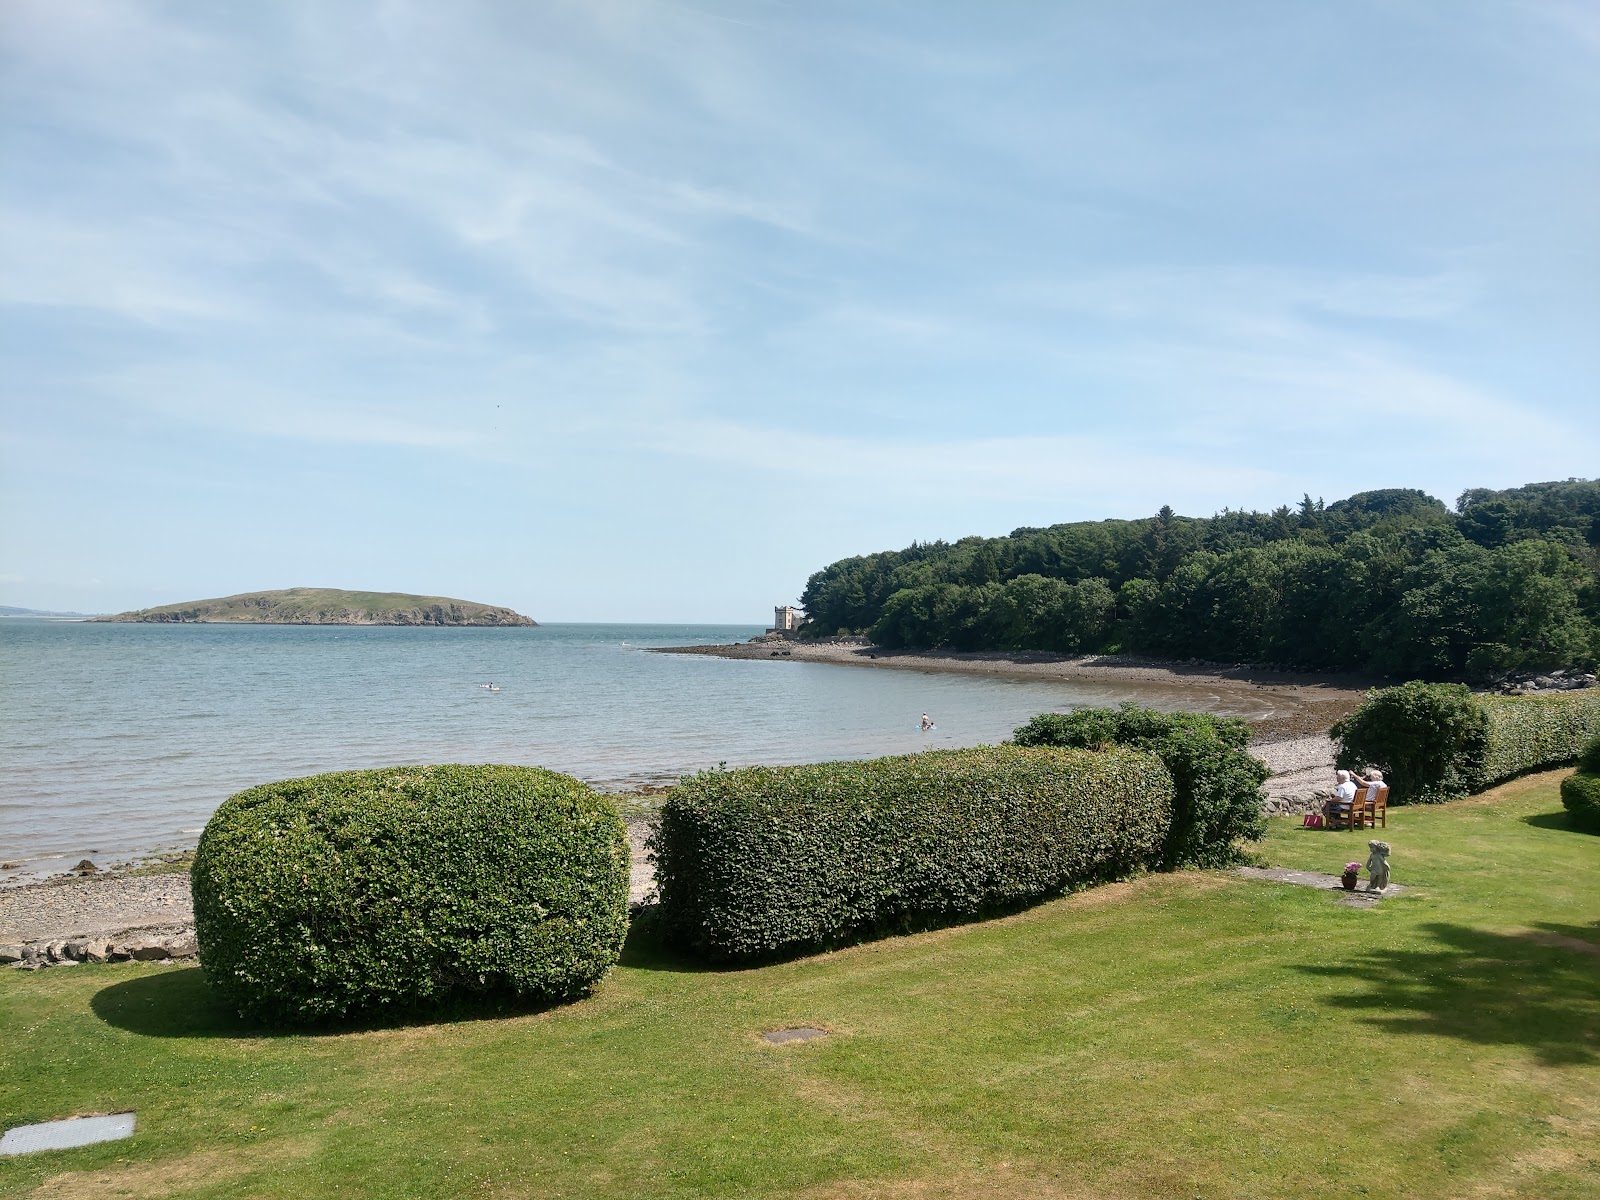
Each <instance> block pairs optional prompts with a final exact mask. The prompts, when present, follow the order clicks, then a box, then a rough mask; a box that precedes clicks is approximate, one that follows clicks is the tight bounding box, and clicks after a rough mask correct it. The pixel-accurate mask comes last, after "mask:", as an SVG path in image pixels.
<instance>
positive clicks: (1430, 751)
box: [1330, 682, 1600, 804]
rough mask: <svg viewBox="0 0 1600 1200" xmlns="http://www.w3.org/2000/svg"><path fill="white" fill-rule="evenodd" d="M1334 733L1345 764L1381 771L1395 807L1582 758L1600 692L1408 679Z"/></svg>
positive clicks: (1599, 725) (1597, 727)
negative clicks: (1487, 690) (1496, 691)
mask: <svg viewBox="0 0 1600 1200" xmlns="http://www.w3.org/2000/svg"><path fill="white" fill-rule="evenodd" d="M1330 732H1331V734H1332V736H1333V737H1334V738H1336V739H1337V740H1338V741H1339V742H1340V748H1339V755H1338V762H1339V765H1340V766H1341V767H1355V768H1358V769H1359V768H1360V767H1362V766H1365V765H1367V764H1373V765H1376V766H1378V767H1381V768H1382V769H1383V772H1384V775H1385V777H1386V778H1387V779H1388V781H1389V785H1390V801H1389V802H1390V803H1391V804H1405V803H1425V804H1426V803H1435V802H1438V801H1440V800H1449V799H1452V798H1454V797H1456V796H1465V795H1469V794H1471V793H1473V792H1481V791H1483V790H1484V789H1486V788H1490V787H1493V786H1494V785H1495V784H1497V783H1503V782H1504V781H1505V780H1507V779H1514V778H1516V777H1517V776H1518V775H1525V774H1527V773H1528V772H1530V771H1543V770H1548V769H1550V768H1552V767H1559V766H1563V765H1565V764H1566V763H1570V762H1573V761H1574V760H1576V759H1577V757H1578V756H1579V754H1581V753H1582V752H1583V747H1584V745H1585V743H1587V742H1588V741H1589V739H1590V738H1593V737H1595V736H1596V735H1597V734H1600V689H1593V688H1590V689H1585V690H1584V691H1578V692H1558V693H1554V694H1551V695H1543V696H1485V695H1475V694H1473V693H1472V692H1470V691H1468V690H1467V688H1466V687H1464V686H1463V685H1461V684H1450V683H1418V682H1413V683H1406V684H1402V685H1400V686H1399V687H1393V688H1385V689H1383V690H1382V691H1372V692H1368V693H1367V698H1366V700H1365V702H1363V704H1362V705H1361V707H1360V708H1359V709H1357V710H1356V711H1355V712H1354V713H1352V714H1351V715H1350V716H1348V717H1346V718H1345V719H1344V720H1343V721H1340V722H1338V723H1337V724H1335V725H1334V727H1333V729H1332V730H1331V731H1330Z"/></svg>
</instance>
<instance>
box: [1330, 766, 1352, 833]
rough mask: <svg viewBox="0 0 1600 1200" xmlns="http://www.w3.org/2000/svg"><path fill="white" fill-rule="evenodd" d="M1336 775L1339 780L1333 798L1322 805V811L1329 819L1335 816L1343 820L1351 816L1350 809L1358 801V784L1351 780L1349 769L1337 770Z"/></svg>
mask: <svg viewBox="0 0 1600 1200" xmlns="http://www.w3.org/2000/svg"><path fill="white" fill-rule="evenodd" d="M1334 777H1335V778H1336V779H1337V780H1338V781H1339V782H1338V785H1337V786H1336V787H1335V788H1334V789H1333V798H1332V799H1331V800H1329V801H1328V802H1327V803H1326V804H1324V805H1323V806H1322V813H1323V815H1324V816H1325V817H1327V818H1328V820H1330V821H1331V820H1334V819H1335V818H1337V819H1339V820H1343V819H1344V818H1345V817H1347V816H1349V814H1350V809H1351V808H1352V807H1353V806H1354V804H1355V802H1356V785H1355V784H1354V783H1353V782H1352V781H1351V778H1350V772H1349V771H1336V772H1334Z"/></svg>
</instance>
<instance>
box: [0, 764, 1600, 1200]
mask: <svg viewBox="0 0 1600 1200" xmlns="http://www.w3.org/2000/svg"><path fill="white" fill-rule="evenodd" d="M1560 777H1561V773H1550V774H1546V775H1541V776H1532V777H1528V778H1526V779H1522V780H1519V781H1517V782H1515V783H1512V784H1509V785H1507V786H1505V787H1502V788H1499V789H1496V790H1495V791H1493V792H1491V793H1487V794H1485V795H1483V796H1479V797H1475V798H1473V799H1470V800H1465V801H1461V802H1457V803H1454V804H1449V805H1441V806H1437V807H1424V808H1408V809H1401V810H1391V812H1390V814H1389V828H1388V830H1387V831H1386V832H1385V833H1382V834H1380V835H1379V836H1382V837H1385V838H1386V839H1387V840H1388V841H1389V842H1390V843H1391V844H1392V845H1393V847H1394V854H1393V859H1392V861H1393V865H1394V873H1395V881H1396V882H1400V883H1404V884H1406V885H1408V888H1409V890H1408V891H1407V892H1406V893H1405V894H1403V895H1399V896H1395V897H1393V898H1390V899H1387V900H1385V901H1383V902H1382V903H1381V904H1379V905H1378V906H1376V907H1375V908H1371V909H1355V908H1348V907H1344V906H1341V905H1339V904H1336V903H1334V902H1333V901H1332V900H1331V899H1330V898H1329V896H1328V895H1327V894H1326V893H1323V892H1319V891H1316V890H1313V889H1309V888H1299V887H1290V886H1284V885H1277V884H1270V883H1260V882H1254V881H1247V880H1243V879H1240V878H1238V877H1236V876H1232V875H1229V874H1225V873H1219V872H1208V873H1191V874H1179V875H1158V876H1150V877H1146V878H1144V879H1140V880H1137V881H1135V882H1132V883H1127V884H1118V885H1113V886H1110V887H1104V888H1099V889H1095V890H1093V891H1089V892H1085V893H1080V894H1078V895H1075V896H1072V897H1069V898H1066V899H1063V900H1059V901H1055V902H1052V903H1049V904H1045V905H1042V906H1040V907H1038V908H1035V909H1032V910H1030V911H1028V912H1025V913H1022V914H1020V915H1018V916H1014V917H1009V918H1006V919H1003V920H997V921H991V922H986V923H983V924H977V925H970V926H964V927H959V928H952V929H945V930H941V931H938V932H934V933H928V934H922V935H918V936H913V937H904V938H895V939H890V940H887V941H882V942H876V943H872V944H869V945H863V946H858V947H855V948H852V949H848V950H843V951H839V952H836V953H833V954H827V955H822V956H819V957H815V958H808V959H802V960H799V961H795V962H789V963H783V964H779V965H775V966H769V967H763V968H760V969H754V970H745V971H706V970H701V969H698V968H697V967H696V966H695V965H694V964H692V963H688V962H684V961H682V960H679V959H677V958H674V957H672V956H671V955H668V954H666V953H665V952H663V951H662V950H661V949H660V948H659V947H658V946H656V945H655V944H653V943H652V941H651V939H650V937H649V936H648V934H647V932H646V931H644V930H637V931H635V933H634V935H633V936H632V938H631V940H630V944H629V948H628V950H627V953H626V954H625V956H624V960H623V965H622V966H621V967H619V968H617V969H616V970H614V971H613V972H612V974H611V975H610V976H609V977H608V978H607V980H606V981H605V983H604V984H603V985H602V986H601V988H600V991H599V992H598V994H597V995H595V996H594V997H593V998H592V999H589V1000H586V1001H582V1002H579V1003H577V1004H573V1005H569V1006H566V1007H561V1008H555V1009H551V1010H548V1011H544V1012H536V1013H522V1014H513V1015H493V1016H491V1015H485V1014H478V1015H477V1016H476V1017H475V1018H472V1019H462V1020H460V1021H456V1022H445V1023H438V1024H430V1025H414V1026H408V1027H403V1028H391V1029H376V1030H368V1031H363V1032H350V1033H339V1034H328V1035H323V1036H304V1035H271V1034H266V1033H263V1032H261V1031H259V1030H255V1029H250V1028H246V1027H242V1026H241V1025H240V1024H239V1023H238V1022H237V1021H236V1020H235V1019H234V1018H232V1017H231V1016H230V1015H229V1014H228V1013H227V1012H226V1011H225V1010H223V1009H222V1008H221V1007H220V1006H219V1005H218V1004H217V1002H216V1000H215V999H214V998H213V996H212V994H211V992H210V991H209V989H208V988H207V987H206V986H205V983H204V981H203V978H202V976H201V974H200V972H199V971H198V970H196V969H193V968H183V967H159V966H154V965H146V964H138V963H127V964H120V965H85V966H80V967H77V968H74V969H72V970H60V969H55V970H49V971H40V972H36V973H34V974H22V973H18V972H11V971H6V972H0V1035H3V1037H4V1039H5V1043H6V1045H7V1046H8V1047H12V1048H14V1050H13V1052H11V1053H8V1054H7V1055H6V1057H5V1059H4V1067H3V1069H0V1120H3V1123H4V1124H5V1125H7V1126H9V1125H13V1124H17V1123H20V1122H24V1121H37V1120H44V1119H48V1118H52V1117H59V1116H64V1115H68V1114H71V1113H81V1112H108V1111H116V1110H121V1109H129V1108H131V1109H134V1110H135V1111H137V1113H138V1120H139V1128H138V1132H137V1134H136V1135H135V1136H134V1137H133V1138H132V1139H131V1140H128V1141H123V1142H115V1143H109V1144H106V1145H102V1146H97V1147H85V1148H82V1149H78V1150H71V1151H62V1152H56V1153H50V1154H44V1155H36V1156H29V1157H24V1158H17V1159H5V1160H0V1195H6V1196H12V1195H16V1196H21V1195H29V1194H41V1195H113V1194H115V1195H129V1196H149V1195H163V1196H166V1195H177V1196H218V1197H220V1196H242V1195H248V1196H252V1197H273V1196H285V1197H290V1196H295V1197H297V1196H302V1195H367V1196H379V1195H382V1196H453V1195H466V1194H473V1195H479V1194H482V1195H493V1196H503V1197H511V1196H555V1195H562V1196H568V1197H610V1196H636V1195H651V1196H660V1197H700V1196H729V1195H738V1196H751V1197H767V1196H806V1197H852V1196H859V1197H864V1196H876V1195H888V1196H897V1197H913V1196H914V1197H929V1196H942V1197H956V1196H961V1197H966V1196H994V1197H999V1196H1007V1197H1011V1196H1024V1197H1075V1198H1081V1197H1091V1196H1093V1197H1133V1196H1139V1197H1145V1196H1156V1197H1181V1198H1182V1200H1190V1198H1191V1197H1194V1196H1204V1197H1206V1198H1207V1200H1211V1198H1213V1197H1216V1198H1221V1197H1278V1196H1339V1195H1354V1196H1360V1195H1372V1196H1380V1195H1397V1194H1404V1195H1407V1196H1410V1197H1415V1198H1417V1200H1429V1198H1435V1197H1439V1198H1442V1197H1454V1196H1460V1195H1469V1194H1470V1195H1493V1196H1507V1197H1528V1198H1530V1200H1531V1198H1533V1197H1540V1198H1542V1200H1559V1198H1561V1197H1570V1198H1576V1197H1580V1196H1585V1197H1587V1196H1594V1195H1595V1194H1596V1192H1597V1189H1600V1099H1597V1098H1600V969H1597V968H1600V957H1597V956H1600V838H1596V837H1594V836H1592V835H1584V834H1579V833H1575V832H1573V831H1571V830H1570V829H1568V828H1567V827H1566V823H1565V816H1564V815H1563V814H1562V812H1561V808H1560V802H1559V800H1558V799H1557V795H1556V785H1557V783H1558V781H1559V779H1560ZM1369 836H1371V835H1369V834H1348V833H1323V832H1315V831H1306V830H1301V829H1298V828H1295V827H1293V826H1292V825H1291V824H1290V822H1288V821H1274V822H1273V828H1272V831H1271V833H1270V834H1269V837H1268V840H1267V842H1266V843H1265V844H1264V846H1263V848H1262V849H1263V851H1264V855H1265V857H1266V858H1267V859H1269V860H1270V861H1272V862H1274V863H1277V864H1280V865H1284V866H1294V867H1306V868H1314V869H1319V870H1323V871H1330V870H1331V871H1337V870H1338V868H1339V865H1340V864H1342V863H1343V862H1345V861H1346V860H1349V859H1359V858H1363V857H1365V842H1366V838H1367V837H1369ZM788 1025H816V1026H820V1027H822V1028H825V1029H828V1030H830V1031H831V1032H832V1036H830V1037H828V1038H826V1039H824V1040H822V1041H817V1042H809V1043H806V1044H801V1045H789V1046H771V1045H767V1044H765V1043H763V1042H762V1041H760V1039H759V1037H758V1034H759V1033H760V1032H761V1031H762V1030H767V1029H772V1028H774V1027H781V1026H788Z"/></svg>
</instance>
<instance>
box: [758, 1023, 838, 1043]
mask: <svg viewBox="0 0 1600 1200" xmlns="http://www.w3.org/2000/svg"><path fill="white" fill-rule="evenodd" d="M827 1036H828V1031H827V1030H826V1029H813V1028H812V1027H811V1026H809V1025H804V1026H801V1027H800V1028H798V1029H769V1030H767V1032H766V1033H763V1034H762V1035H761V1040H762V1041H764V1042H771V1043H772V1044H773V1045H774V1046H781V1045H783V1043H785V1042H811V1041H815V1040H816V1039H817V1038H825V1037H827Z"/></svg>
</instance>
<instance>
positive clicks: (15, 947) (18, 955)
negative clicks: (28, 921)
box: [0, 944, 26, 964]
mask: <svg viewBox="0 0 1600 1200" xmlns="http://www.w3.org/2000/svg"><path fill="white" fill-rule="evenodd" d="M25 951H26V947H24V946H22V945H20V944H10V945H4V946H0V964H9V963H15V962H21V961H22V960H23V958H24V957H25Z"/></svg>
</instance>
